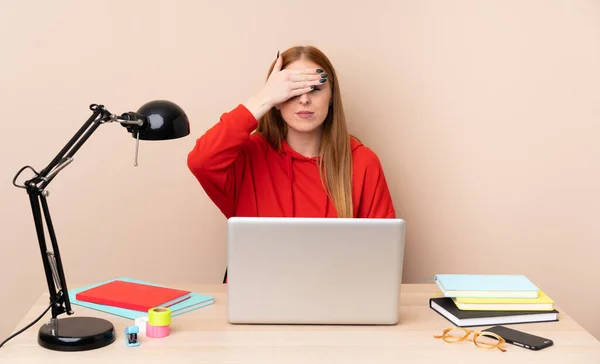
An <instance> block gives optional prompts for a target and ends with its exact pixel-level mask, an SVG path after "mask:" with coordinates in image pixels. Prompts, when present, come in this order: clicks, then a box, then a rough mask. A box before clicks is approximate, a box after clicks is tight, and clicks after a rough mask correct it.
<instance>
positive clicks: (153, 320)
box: [148, 307, 171, 326]
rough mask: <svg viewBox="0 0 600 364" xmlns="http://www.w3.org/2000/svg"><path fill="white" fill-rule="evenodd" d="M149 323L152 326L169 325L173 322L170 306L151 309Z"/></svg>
mask: <svg viewBox="0 0 600 364" xmlns="http://www.w3.org/2000/svg"><path fill="white" fill-rule="evenodd" d="M148 324H149V325H152V326H169V325H170V324H171V309H170V308H168V307H154V308H151V309H149V310H148Z"/></svg>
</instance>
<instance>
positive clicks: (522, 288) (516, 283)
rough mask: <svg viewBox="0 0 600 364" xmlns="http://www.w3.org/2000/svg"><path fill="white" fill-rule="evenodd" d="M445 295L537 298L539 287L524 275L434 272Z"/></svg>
mask: <svg viewBox="0 0 600 364" xmlns="http://www.w3.org/2000/svg"><path fill="white" fill-rule="evenodd" d="M435 282H436V283H437V285H438V287H439V288H440V290H441V291H442V294H443V295H444V296H446V297H471V298H474V297H476V298H481V297H496V298H499V297H510V298H537V297H538V291H539V288H538V287H537V286H536V285H534V284H533V283H532V282H531V281H530V280H529V279H528V278H527V277H525V276H524V275H500V274H436V275H435Z"/></svg>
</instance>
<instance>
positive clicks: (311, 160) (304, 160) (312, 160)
mask: <svg viewBox="0 0 600 364" xmlns="http://www.w3.org/2000/svg"><path fill="white" fill-rule="evenodd" d="M362 145H363V144H362V143H361V142H360V141H358V140H357V139H355V138H351V139H350V148H351V150H352V153H354V152H355V151H356V150H357V149H358V148H360V147H361V146H362ZM281 152H282V153H283V155H284V160H285V169H286V172H287V176H288V183H289V188H290V191H291V193H290V201H289V203H290V206H291V213H292V216H296V210H295V206H296V203H297V201H296V200H295V199H296V196H295V194H294V167H295V166H296V165H297V168H303V167H304V166H303V165H304V164H306V166H307V167H308V166H309V165H310V167H309V168H315V167H317V168H318V161H319V159H320V158H321V157H319V156H315V157H306V156H304V155H302V154H300V153H298V152H296V151H295V150H294V149H292V148H291V147H290V145H289V144H288V143H287V141H285V140H283V141H282V143H281ZM313 166H315V167H313ZM330 205H331V202H330V201H329V198H328V197H327V194H325V196H324V199H323V202H322V203H319V206H320V207H321V208H320V210H322V214H323V216H328V213H329V210H330V209H331V206H330Z"/></svg>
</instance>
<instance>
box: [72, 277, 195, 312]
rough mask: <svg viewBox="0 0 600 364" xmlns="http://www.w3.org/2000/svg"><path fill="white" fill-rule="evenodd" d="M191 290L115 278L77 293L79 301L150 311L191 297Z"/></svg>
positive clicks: (76, 296)
mask: <svg viewBox="0 0 600 364" xmlns="http://www.w3.org/2000/svg"><path fill="white" fill-rule="evenodd" d="M190 293H191V292H189V291H184V290H180V289H173V288H168V287H159V286H153V285H149V284H143V283H138V282H128V281H122V280H119V279H115V280H114V281H111V282H108V283H104V284H101V285H99V286H97V287H94V288H90V289H87V290H85V291H81V292H79V293H77V294H76V295H75V298H77V299H78V300H79V301H85V302H90V303H97V304H100V305H108V306H114V307H120V308H126V309H128V310H135V311H143V312H148V310H150V309H151V308H153V307H170V306H172V305H174V304H176V303H179V302H181V301H184V300H186V299H188V298H190Z"/></svg>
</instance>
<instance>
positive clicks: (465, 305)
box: [429, 274, 558, 327]
mask: <svg viewBox="0 0 600 364" xmlns="http://www.w3.org/2000/svg"><path fill="white" fill-rule="evenodd" d="M435 282H436V283H437V285H438V287H439V288H440V291H441V296H440V297H433V298H430V299H429V307H431V308H432V309H433V310H435V311H436V312H438V313H439V314H440V315H442V316H443V317H445V318H446V319H448V320H449V321H450V322H452V323H453V324H455V325H456V326H459V327H469V326H482V325H505V324H518V323H529V322H549V321H558V311H557V310H556V309H555V308H554V301H553V300H552V299H551V298H550V297H548V296H547V295H546V294H545V293H544V292H543V291H542V290H541V289H539V288H538V287H537V286H536V285H534V284H533V283H532V282H531V281H530V280H529V279H528V278H527V277H526V276H524V275H493V274H479V275H477V274H437V275H436V276H435Z"/></svg>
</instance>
